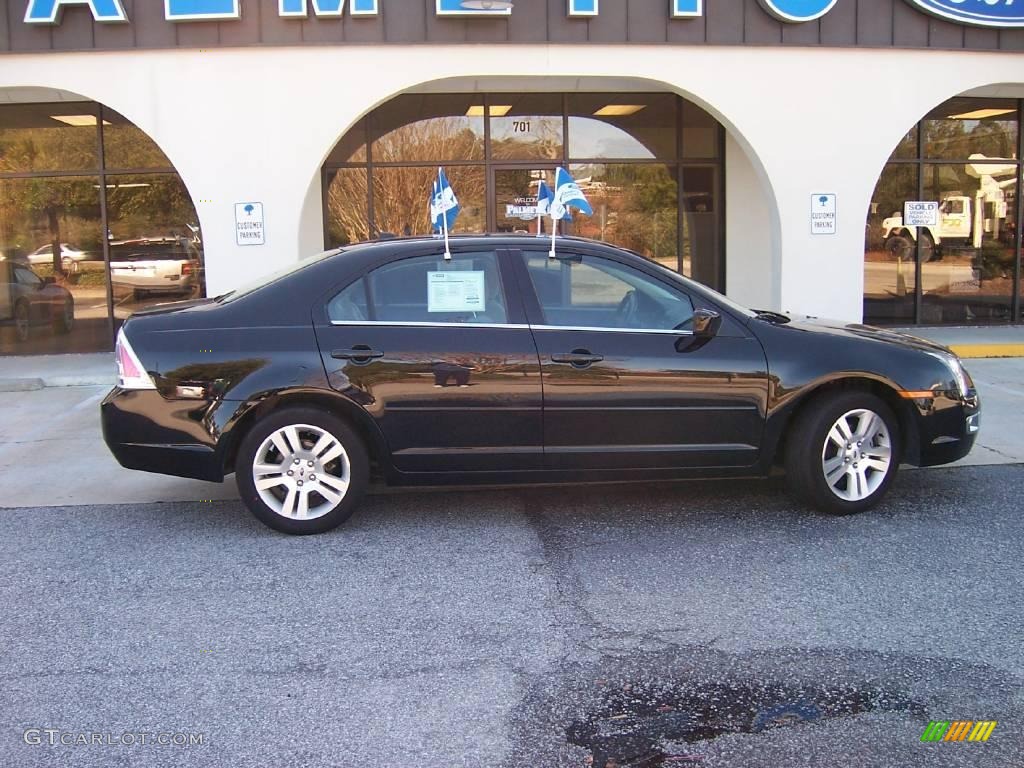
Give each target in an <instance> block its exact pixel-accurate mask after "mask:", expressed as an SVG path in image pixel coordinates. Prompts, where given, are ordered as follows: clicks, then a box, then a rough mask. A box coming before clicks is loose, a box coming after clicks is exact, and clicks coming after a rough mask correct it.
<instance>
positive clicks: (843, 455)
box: [786, 391, 900, 515]
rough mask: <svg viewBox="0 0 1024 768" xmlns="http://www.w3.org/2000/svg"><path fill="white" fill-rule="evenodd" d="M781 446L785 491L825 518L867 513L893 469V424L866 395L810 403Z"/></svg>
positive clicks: (896, 434)
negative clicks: (825, 516)
mask: <svg viewBox="0 0 1024 768" xmlns="http://www.w3.org/2000/svg"><path fill="white" fill-rule="evenodd" d="M786 444H787V449H786V476H787V478H788V481H789V485H790V488H791V490H792V491H793V493H794V495H795V496H797V497H798V498H800V499H801V500H802V501H804V502H806V503H808V504H810V505H811V506H813V507H815V508H816V509H818V510H820V511H821V512H825V513H827V514H833V515H848V514H854V513H856V512H863V511H865V510H868V509H871V508H872V507H874V506H875V505H876V504H877V503H878V502H879V501H881V499H882V497H883V496H884V495H885V493H886V491H887V490H888V489H889V486H890V485H891V484H892V481H893V478H894V477H895V475H896V470H897V468H898V466H899V450H900V434H899V424H898V422H897V420H896V417H895V415H894V414H893V412H892V410H891V409H890V408H889V406H887V405H886V404H885V402H884V401H883V400H882V399H881V398H879V397H877V396H875V395H873V394H871V393H869V392H857V391H848V392H841V393H836V394H833V395H828V396H826V397H825V398H823V399H820V400H817V401H815V402H814V403H811V404H810V405H809V406H808V407H807V408H805V409H804V411H803V412H802V413H801V414H800V415H799V416H798V417H797V421H796V423H795V424H794V425H793V428H792V430H791V431H790V434H789V435H788V436H787V439H786Z"/></svg>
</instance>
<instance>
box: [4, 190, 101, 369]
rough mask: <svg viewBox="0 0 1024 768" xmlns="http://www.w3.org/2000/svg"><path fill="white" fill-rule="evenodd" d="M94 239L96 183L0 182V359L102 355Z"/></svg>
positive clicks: (98, 250)
mask: <svg viewBox="0 0 1024 768" xmlns="http://www.w3.org/2000/svg"><path fill="white" fill-rule="evenodd" d="M100 232H101V226H100V204H99V183H98V179H97V178H95V177H70V178H60V179H53V178H31V179H3V180H0V349H2V350H3V353H4V354H22V355H24V354H59V353H66V352H95V351H99V350H103V349H109V348H110V329H109V325H108V321H107V284H106V279H107V278H106V270H105V268H104V263H103V251H102V243H101V239H100V237H101V236H100ZM55 252H56V255H55Z"/></svg>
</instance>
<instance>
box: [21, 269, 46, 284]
mask: <svg viewBox="0 0 1024 768" xmlns="http://www.w3.org/2000/svg"><path fill="white" fill-rule="evenodd" d="M14 278H15V280H17V281H18V282H19V283H21V284H22V285H27V286H28V287H30V288H38V287H39V286H41V285H42V284H43V281H42V280H41V279H40V278H39V276H38V275H36V273H35V272H32V271H31V270H28V269H25V268H24V267H15V268H14Z"/></svg>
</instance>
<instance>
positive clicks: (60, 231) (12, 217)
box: [0, 178, 101, 275]
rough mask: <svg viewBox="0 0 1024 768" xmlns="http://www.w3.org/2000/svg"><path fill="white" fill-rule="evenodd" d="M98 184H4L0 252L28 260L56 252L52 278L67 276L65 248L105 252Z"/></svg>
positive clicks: (39, 180) (1, 187) (39, 181)
mask: <svg viewBox="0 0 1024 768" xmlns="http://www.w3.org/2000/svg"><path fill="white" fill-rule="evenodd" d="M97 186H98V180H97V179H95V178H70V179H69V178H61V179H55V178H34V179H6V180H3V181H0V247H2V249H3V250H4V251H5V252H6V253H8V255H14V256H25V255H27V254H29V253H31V252H32V251H34V250H36V249H37V248H39V247H41V246H44V245H47V244H51V245H52V246H53V272H54V274H58V275H59V274H63V270H62V268H61V243H69V244H70V245H72V246H74V247H77V248H81V249H83V250H87V251H94V252H95V251H97V250H98V249H99V248H100V247H101V240H100V225H99V218H100V211H99V192H98V190H97Z"/></svg>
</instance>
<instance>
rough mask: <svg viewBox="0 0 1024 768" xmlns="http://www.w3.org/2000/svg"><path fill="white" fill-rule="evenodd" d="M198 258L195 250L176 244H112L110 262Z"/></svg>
mask: <svg viewBox="0 0 1024 768" xmlns="http://www.w3.org/2000/svg"><path fill="white" fill-rule="evenodd" d="M196 258H198V254H197V253H196V252H195V250H193V249H190V248H188V247H186V246H182V245H179V244H177V243H114V244H112V245H111V246H110V260H111V261H189V260H191V259H196Z"/></svg>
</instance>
